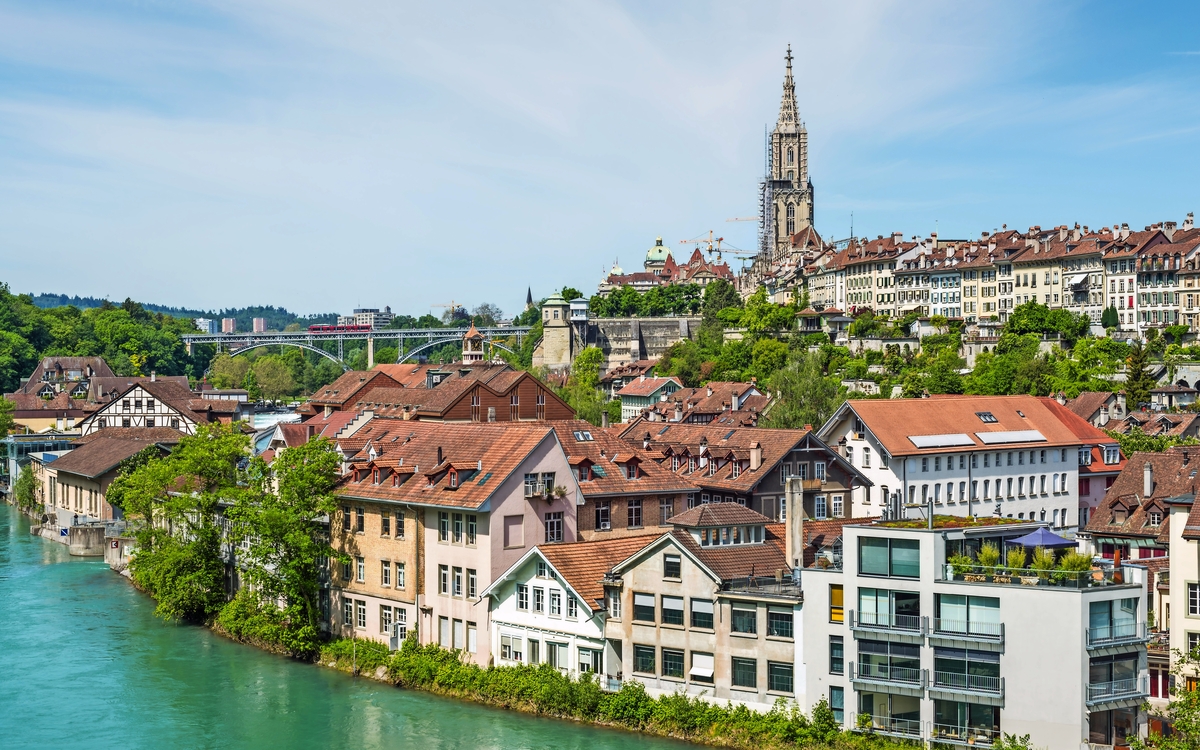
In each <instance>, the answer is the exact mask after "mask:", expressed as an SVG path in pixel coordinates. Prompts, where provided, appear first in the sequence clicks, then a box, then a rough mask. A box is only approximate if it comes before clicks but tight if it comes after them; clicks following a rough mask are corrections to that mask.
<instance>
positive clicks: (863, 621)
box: [850, 610, 921, 631]
mask: <svg viewBox="0 0 1200 750" xmlns="http://www.w3.org/2000/svg"><path fill="white" fill-rule="evenodd" d="M856 626H857V627H861V628H875V629H878V630H911V631H920V630H921V616H920V615H893V614H888V613H886V612H883V613H878V612H859V613H858V617H857V619H855V612H854V610H850V627H856Z"/></svg>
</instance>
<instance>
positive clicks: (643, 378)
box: [638, 372, 646, 383]
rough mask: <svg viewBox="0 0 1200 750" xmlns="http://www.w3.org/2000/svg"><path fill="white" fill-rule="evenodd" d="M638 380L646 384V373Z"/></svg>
mask: <svg viewBox="0 0 1200 750" xmlns="http://www.w3.org/2000/svg"><path fill="white" fill-rule="evenodd" d="M638 380H639V381H641V382H643V383H644V382H646V373H644V372H643V373H642V375H641V377H640V378H638Z"/></svg>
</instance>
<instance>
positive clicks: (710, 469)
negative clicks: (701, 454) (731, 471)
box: [708, 458, 717, 477]
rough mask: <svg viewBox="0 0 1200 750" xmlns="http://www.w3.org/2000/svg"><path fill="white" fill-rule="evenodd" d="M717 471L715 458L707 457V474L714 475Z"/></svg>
mask: <svg viewBox="0 0 1200 750" xmlns="http://www.w3.org/2000/svg"><path fill="white" fill-rule="evenodd" d="M716 473H717V462H716V460H715V459H712V458H710V459H708V475H709V476H710V477H711V476H715V475H716Z"/></svg>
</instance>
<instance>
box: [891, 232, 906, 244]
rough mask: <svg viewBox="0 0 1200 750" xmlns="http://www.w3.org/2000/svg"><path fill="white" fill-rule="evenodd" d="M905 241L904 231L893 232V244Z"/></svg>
mask: <svg viewBox="0 0 1200 750" xmlns="http://www.w3.org/2000/svg"><path fill="white" fill-rule="evenodd" d="M901 242H904V232H892V244H893V245H899V244H900V243H901Z"/></svg>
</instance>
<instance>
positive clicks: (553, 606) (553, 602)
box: [550, 590, 562, 617]
mask: <svg viewBox="0 0 1200 750" xmlns="http://www.w3.org/2000/svg"><path fill="white" fill-rule="evenodd" d="M550 616H551V617H561V616H562V594H561V593H559V592H557V591H554V590H551V591H550Z"/></svg>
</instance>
